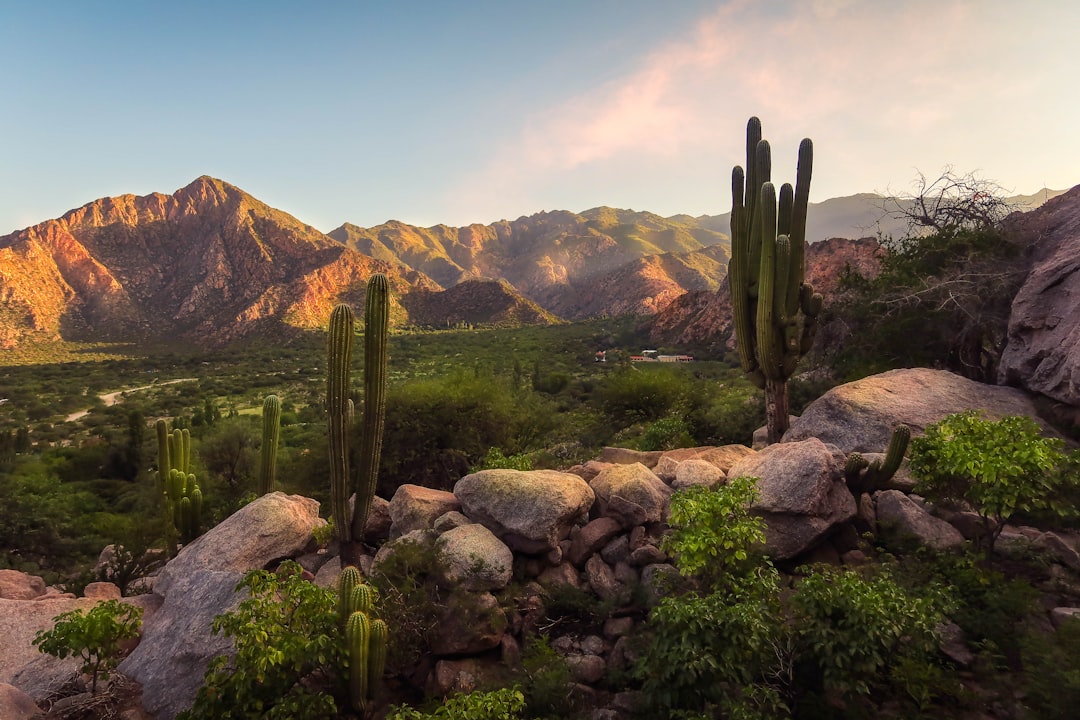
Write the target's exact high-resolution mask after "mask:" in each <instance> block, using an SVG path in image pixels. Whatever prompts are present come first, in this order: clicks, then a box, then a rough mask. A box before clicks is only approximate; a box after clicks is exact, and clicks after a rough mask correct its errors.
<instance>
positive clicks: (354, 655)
mask: <svg viewBox="0 0 1080 720" xmlns="http://www.w3.org/2000/svg"><path fill="white" fill-rule="evenodd" d="M374 601H375V589H374V588H373V587H372V586H370V585H367V584H365V583H363V582H361V580H360V572H359V571H358V570H357V569H356V568H355V567H352V566H347V567H344V568H342V571H341V575H340V576H339V578H338V613H339V615H342V614H343V617H342V622H343V625H344V628H345V647H346V651H347V654H348V657H349V699H350V702H351V703H352V706H353V709H354V710H356V711H357V712H358V713H361V714H363V713H364V711H365V708H366V707H367V703H368V701H369V700H371V699H372V698H374V696H375V693H376V692H378V689H379V685H380V682H381V680H382V675H383V673H384V672H385V670H386V654H387V642H388V636H389V630H388V628H387V625H386V623H385V622H383V621H382V620H380V619H378V618H376V617H374V615H373V614H372V611H373V609H374V608H373V605H374Z"/></svg>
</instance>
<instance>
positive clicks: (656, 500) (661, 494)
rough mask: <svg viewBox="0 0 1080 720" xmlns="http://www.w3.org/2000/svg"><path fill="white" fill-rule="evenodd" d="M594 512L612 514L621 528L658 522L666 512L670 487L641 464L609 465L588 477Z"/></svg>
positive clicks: (601, 514) (602, 514) (608, 515)
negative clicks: (593, 495) (593, 493)
mask: <svg viewBox="0 0 1080 720" xmlns="http://www.w3.org/2000/svg"><path fill="white" fill-rule="evenodd" d="M589 486H590V487H591V488H592V489H593V492H595V493H596V504H597V508H596V509H597V513H596V514H597V515H600V516H607V517H612V518H615V519H616V520H618V521H619V522H620V523H622V526H623V527H624V528H631V527H634V526H635V525H644V524H645V523H654V522H660V521H661V520H663V519H664V517H666V515H667V506H668V501H669V500H670V499H671V493H672V490H671V488H670V487H668V486H667V484H665V483H664V481H663V480H661V479H660V478H658V477H657V476H656V475H655V474H654V473H653V471H652V470H650V469H649V468H647V467H645V466H644V465H642V464H641V463H633V464H631V465H612V466H611V467H609V468H607V469H606V470H604V471H603V472H601V473H600V474H599V475H597V476H596V477H594V478H593V479H592V482H590V483H589Z"/></svg>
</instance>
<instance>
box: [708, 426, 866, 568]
mask: <svg viewBox="0 0 1080 720" xmlns="http://www.w3.org/2000/svg"><path fill="white" fill-rule="evenodd" d="M845 459H846V458H845V456H844V454H843V453H842V452H840V451H839V450H838V449H837V448H836V447H835V446H833V445H826V444H825V443H823V442H821V441H820V440H818V439H817V438H811V439H809V440H804V441H801V442H793V443H779V444H776V445H770V446H769V447H767V448H765V449H764V450H761V451H760V452H758V453H756V454H754V455H751V456H748V457H746V458H744V459H743V460H740V461H738V462H737V463H735V464H734V465H733V466H732V468H731V470H730V471H729V472H728V477H729V478H730V479H734V478H740V477H756V478H758V479H759V481H758V483H757V488H758V491H759V492H760V494H761V499H760V500H759V501H758V502H756V503H754V505H753V506H752V507H751V512H752V513H754V514H755V515H759V516H760V517H762V518H763V519H764V520H765V547H766V550H767V552H768V554H769V556H770V557H773V558H776V559H778V560H787V559H789V558H793V557H797V556H799V555H802V554H803V553H805V552H807V551H808V550H810V549H812V548H813V547H814V546H815V545H816V544H817V542H818V541H819V540H821V538H823V537H824V536H825V535H826V534H827V533H828V532H829V531H830V530H832V529H833V528H834V527H836V526H837V525H839V524H840V523H843V522H846V521H848V520H850V519H851V518H853V517H854V516H855V512H856V507H855V498H853V497H852V495H851V493H850V492H849V491H848V489H847V485H846V483H845V482H844V462H845Z"/></svg>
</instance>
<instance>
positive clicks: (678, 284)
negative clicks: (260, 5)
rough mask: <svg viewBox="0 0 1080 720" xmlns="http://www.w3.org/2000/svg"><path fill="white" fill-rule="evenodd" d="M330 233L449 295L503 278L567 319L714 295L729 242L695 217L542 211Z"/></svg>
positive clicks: (651, 309) (651, 310)
mask: <svg viewBox="0 0 1080 720" xmlns="http://www.w3.org/2000/svg"><path fill="white" fill-rule="evenodd" d="M329 234H330V236H331V237H333V238H335V239H337V240H339V241H341V242H343V243H345V244H347V245H348V246H349V247H352V248H355V249H357V250H360V251H361V252H363V253H365V254H368V255H372V256H373V257H377V258H383V259H387V260H389V259H394V258H396V259H397V261H398V262H400V263H402V264H404V265H407V266H409V267H411V268H413V269H415V270H417V271H420V272H423V273H424V274H425V275H427V276H429V277H431V278H432V279H434V280H435V281H436V282H438V283H439V284H440V285H442V286H443V287H445V288H450V287H453V286H454V285H457V284H458V283H460V282H463V281H465V280H469V279H474V278H500V279H503V280H505V281H507V282H509V283H510V284H511V285H512V286H513V287H514V288H515V289H516V290H517V291H518V292H520V293H521V294H522V295H523V296H524V297H526V298H527V299H529V300H531V301H533V302H536V303H538V304H539V305H541V306H542V307H544V308H545V309H546V310H548V311H550V312H553V313H555V314H556V315H559V316H561V317H566V318H573V319H577V318H584V317H594V316H597V315H605V314H606V315H622V314H627V313H631V314H652V313H655V312H656V311H657V310H659V309H660V308H662V307H664V306H665V305H666V304H667V303H668V302H670V301H671V300H672V299H674V298H675V297H677V296H679V295H681V294H683V293H685V292H687V291H692V290H706V289H714V288H715V287H716V284H717V283H718V282H719V280H720V279H721V278H722V277H723V275H724V272H725V271H726V270H725V268H726V251H727V247H728V246H729V242H728V238H727V236H726V235H724V234H723V233H721V232H719V231H717V230H715V229H711V228H707V227H704V226H702V225H701V224H700V223H698V221H697V220H695V219H694V218H691V217H689V216H677V217H675V218H662V217H660V216H658V215H653V214H652V213H647V212H634V211H631V210H616V209H613V208H608V207H600V208H593V209H592V210H587V211H585V212H583V213H580V214H577V213H571V212H566V211H554V212H541V213H537V214H535V215H530V216H528V217H521V218H518V219H517V220H512V221H509V220H502V221H499V222H496V223H492V224H491V225H470V226H468V227H462V228H452V227H447V226H445V225H436V226H434V227H431V228H418V227H414V226H412V225H407V224H405V223H401V222H397V221H390V222H387V223H384V224H383V225H379V226H377V227H373V228H360V227H356V226H355V225H343V226H341V227H339V228H337V229H336V230H333V231H331V232H330V233H329Z"/></svg>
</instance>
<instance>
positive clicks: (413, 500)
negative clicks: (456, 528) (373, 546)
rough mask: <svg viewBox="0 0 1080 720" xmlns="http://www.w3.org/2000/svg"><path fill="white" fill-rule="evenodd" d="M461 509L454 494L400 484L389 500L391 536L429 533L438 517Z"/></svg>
mask: <svg viewBox="0 0 1080 720" xmlns="http://www.w3.org/2000/svg"><path fill="white" fill-rule="evenodd" d="M460 509H461V503H460V502H458V499H457V498H456V497H454V494H453V493H450V492H446V491H445V490H432V489H431V488H426V487H421V486H420V485H409V484H405V485H401V486H400V487H398V489H397V491H396V492H395V493H394V497H392V498H390V508H389V510H390V521H391V523H392V525H391V526H390V533H391V535H392V536H393V537H401V536H402V535H408V534H409V533H411V532H412V531H413V530H428V529H430V528H431V527H432V526H433V525H434V524H435V520H436V518H438V517H440V516H442V515H445V514H446V513H448V512H450V511H452V510H460Z"/></svg>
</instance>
